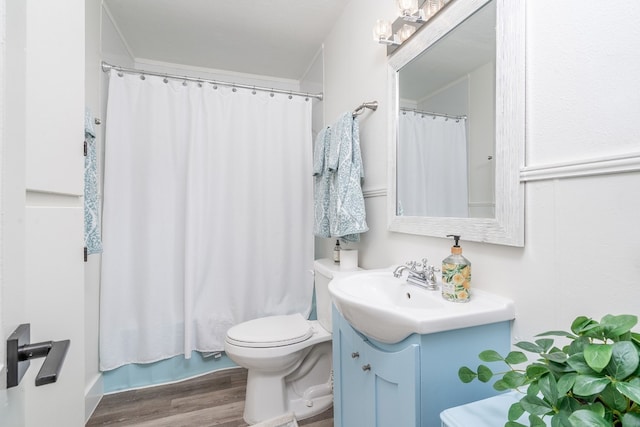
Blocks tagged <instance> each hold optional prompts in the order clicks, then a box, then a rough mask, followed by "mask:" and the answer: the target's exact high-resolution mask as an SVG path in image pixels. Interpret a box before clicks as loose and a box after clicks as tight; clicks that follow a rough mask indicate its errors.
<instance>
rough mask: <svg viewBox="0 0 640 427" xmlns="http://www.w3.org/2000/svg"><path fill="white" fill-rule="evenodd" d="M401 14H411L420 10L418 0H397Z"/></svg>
mask: <svg viewBox="0 0 640 427" xmlns="http://www.w3.org/2000/svg"><path fill="white" fill-rule="evenodd" d="M397 4H398V9H399V15H400V16H409V15H413V14H414V13H416V12H417V11H418V0H397Z"/></svg>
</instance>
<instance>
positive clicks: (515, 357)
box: [504, 351, 528, 365]
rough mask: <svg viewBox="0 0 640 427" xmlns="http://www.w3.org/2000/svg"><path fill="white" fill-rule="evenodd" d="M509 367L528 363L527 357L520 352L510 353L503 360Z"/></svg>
mask: <svg viewBox="0 0 640 427" xmlns="http://www.w3.org/2000/svg"><path fill="white" fill-rule="evenodd" d="M504 361H505V362H507V363H508V364H509V365H517V364H519V363H525V362H527V361H528V359H527V356H525V354H524V353H523V352H521V351H512V352H510V353H509V354H508V355H507V357H506V358H505V359H504Z"/></svg>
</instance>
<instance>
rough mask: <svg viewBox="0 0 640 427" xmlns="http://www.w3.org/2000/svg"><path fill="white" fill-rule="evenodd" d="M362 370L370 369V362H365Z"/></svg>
mask: <svg viewBox="0 0 640 427" xmlns="http://www.w3.org/2000/svg"><path fill="white" fill-rule="evenodd" d="M362 370H363V371H370V370H371V365H370V364H368V363H367V364H366V365H362Z"/></svg>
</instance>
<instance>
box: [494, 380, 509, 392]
mask: <svg viewBox="0 0 640 427" xmlns="http://www.w3.org/2000/svg"><path fill="white" fill-rule="evenodd" d="M493 389H494V390H497V391H505V390H510V389H511V387H509V385H508V384H507V383H506V382H504V381H503V380H498V381H496V382H495V383H493Z"/></svg>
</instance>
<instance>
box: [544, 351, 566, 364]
mask: <svg viewBox="0 0 640 427" xmlns="http://www.w3.org/2000/svg"><path fill="white" fill-rule="evenodd" d="M540 356H542V358H544V359H547V360H549V361H551V362H556V363H564V362H566V361H567V355H566V354H564V353H563V352H561V351H554V352H553V353H543V354H541V355H540Z"/></svg>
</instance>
